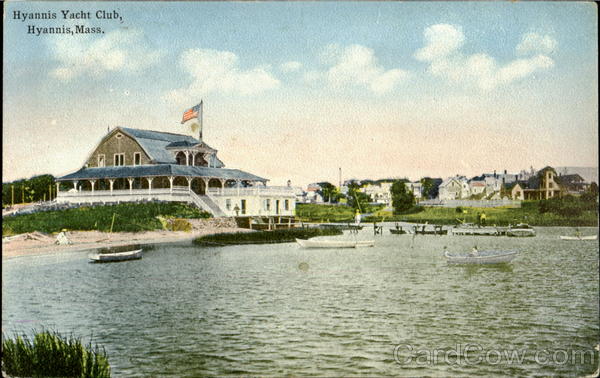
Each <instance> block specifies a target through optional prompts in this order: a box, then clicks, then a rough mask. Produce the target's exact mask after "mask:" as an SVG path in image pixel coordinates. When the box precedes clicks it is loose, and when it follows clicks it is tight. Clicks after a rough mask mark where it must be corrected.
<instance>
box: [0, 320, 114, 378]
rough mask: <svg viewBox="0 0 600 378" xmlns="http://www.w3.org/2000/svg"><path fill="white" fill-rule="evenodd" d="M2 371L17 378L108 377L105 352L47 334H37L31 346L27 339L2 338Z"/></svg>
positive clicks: (79, 341) (89, 345)
mask: <svg viewBox="0 0 600 378" xmlns="http://www.w3.org/2000/svg"><path fill="white" fill-rule="evenodd" d="M2 369H3V371H4V372H6V374H8V375H11V376H19V377H110V366H109V364H108V359H107V357H106V352H105V351H104V349H100V348H98V346H94V347H92V344H91V343H90V344H88V345H87V346H84V345H83V344H82V343H81V340H80V339H77V338H74V337H63V336H61V335H59V334H58V333H56V332H49V331H43V332H39V333H37V334H36V335H35V336H34V338H33V342H32V341H31V340H30V339H29V338H28V337H27V336H19V335H16V336H15V337H14V338H6V337H5V336H4V334H3V335H2Z"/></svg>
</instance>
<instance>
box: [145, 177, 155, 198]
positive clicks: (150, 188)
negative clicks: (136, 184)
mask: <svg viewBox="0 0 600 378" xmlns="http://www.w3.org/2000/svg"><path fill="white" fill-rule="evenodd" d="M152 180H154V177H146V181H148V194H150V193H152Z"/></svg>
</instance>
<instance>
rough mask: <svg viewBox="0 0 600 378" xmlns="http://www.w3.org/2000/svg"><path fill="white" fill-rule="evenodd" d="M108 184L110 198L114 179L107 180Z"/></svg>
mask: <svg viewBox="0 0 600 378" xmlns="http://www.w3.org/2000/svg"><path fill="white" fill-rule="evenodd" d="M108 182H109V183H110V195H111V196H112V192H113V184H114V183H115V179H108Z"/></svg>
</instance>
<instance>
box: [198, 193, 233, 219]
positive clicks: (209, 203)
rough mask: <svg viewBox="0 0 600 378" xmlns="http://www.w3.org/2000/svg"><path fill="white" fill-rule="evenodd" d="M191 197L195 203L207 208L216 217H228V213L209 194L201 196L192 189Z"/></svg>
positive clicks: (201, 207) (204, 208) (203, 208)
mask: <svg viewBox="0 0 600 378" xmlns="http://www.w3.org/2000/svg"><path fill="white" fill-rule="evenodd" d="M190 198H191V199H192V202H193V203H194V205H196V206H197V207H199V208H200V209H202V210H206V211H208V212H209V213H211V214H212V215H213V216H215V217H226V216H227V215H226V214H225V213H224V212H223V210H221V208H220V207H219V205H217V204H216V203H215V201H213V200H212V199H211V198H210V197H209V196H199V195H197V194H196V193H194V192H193V191H191V190H190Z"/></svg>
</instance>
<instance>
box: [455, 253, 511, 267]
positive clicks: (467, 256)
mask: <svg viewBox="0 0 600 378" xmlns="http://www.w3.org/2000/svg"><path fill="white" fill-rule="evenodd" d="M518 254H519V252H518V251H478V252H477V254H473V253H462V254H454V253H450V252H448V251H444V257H446V261H447V262H448V264H505V263H509V262H511V261H512V260H513V259H514V258H515V257H517V255H518Z"/></svg>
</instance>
